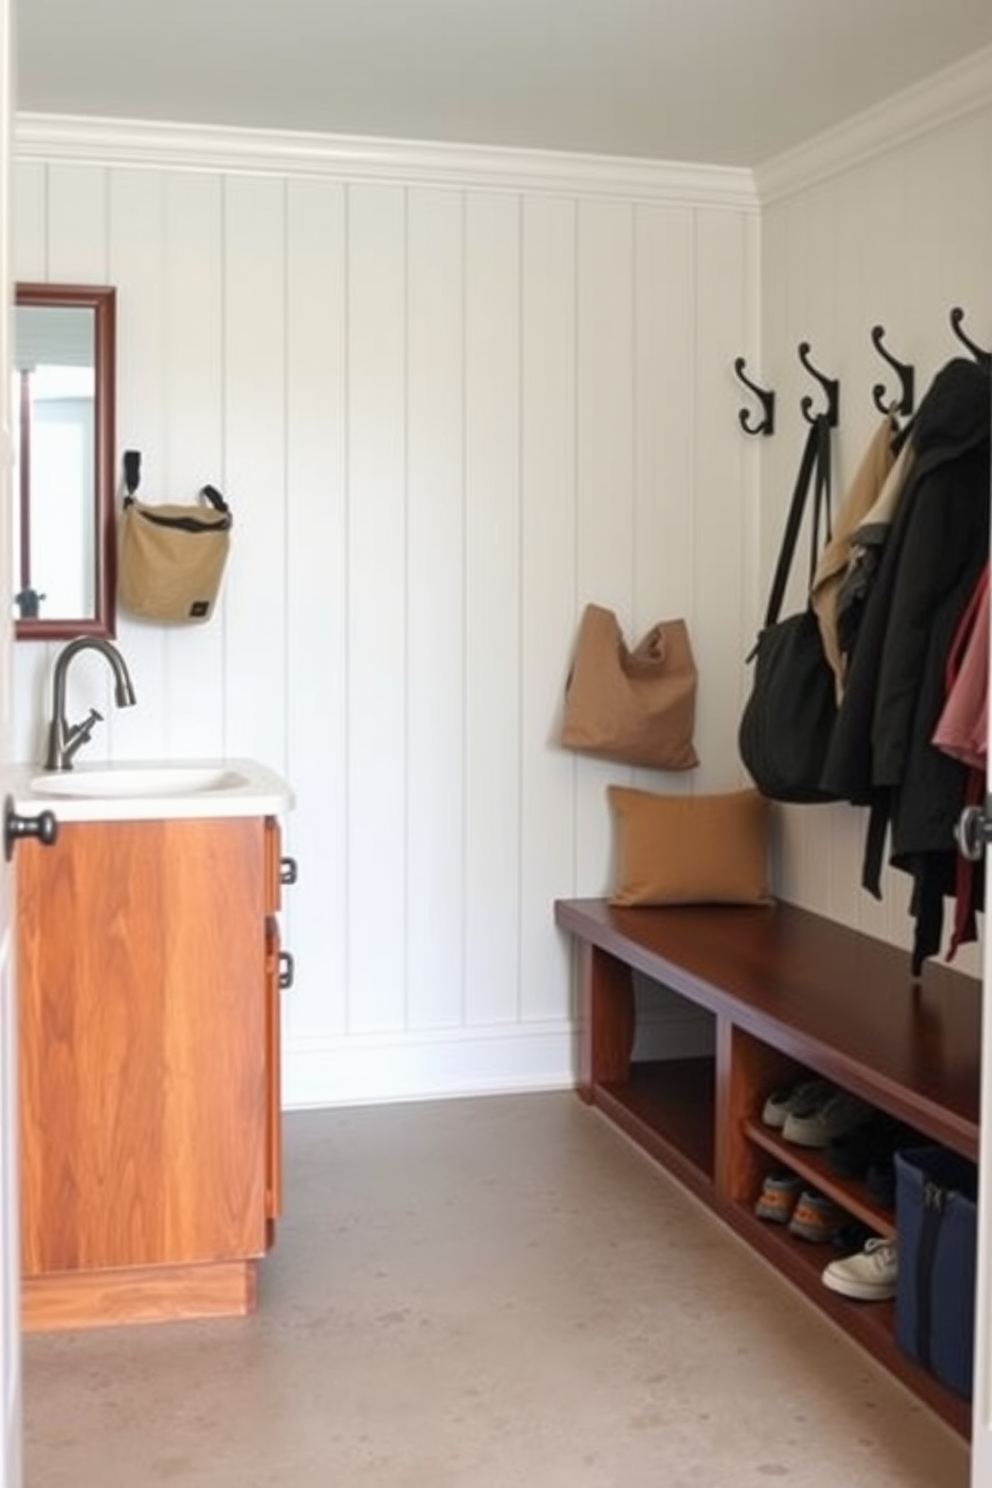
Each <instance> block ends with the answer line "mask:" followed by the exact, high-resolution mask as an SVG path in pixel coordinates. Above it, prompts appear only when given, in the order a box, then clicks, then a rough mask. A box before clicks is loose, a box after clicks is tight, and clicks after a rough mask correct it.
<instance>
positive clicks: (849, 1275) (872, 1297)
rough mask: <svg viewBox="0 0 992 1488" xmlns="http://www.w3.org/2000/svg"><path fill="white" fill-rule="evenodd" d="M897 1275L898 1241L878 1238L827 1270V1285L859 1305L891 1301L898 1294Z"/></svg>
mask: <svg viewBox="0 0 992 1488" xmlns="http://www.w3.org/2000/svg"><path fill="white" fill-rule="evenodd" d="M896 1275H897V1263H896V1242H895V1241H894V1240H882V1239H880V1238H879V1237H878V1236H877V1235H876V1236H875V1237H874V1238H873V1239H871V1240H868V1241H866V1242H865V1247H864V1249H863V1250H862V1251H861V1252H860V1254H858V1255H851V1256H845V1258H844V1259H843V1260H842V1261H831V1262H830V1265H829V1266H826V1267H825V1268H824V1271H823V1284H824V1286H828V1287H829V1288H830V1290H831V1291H832V1292H840V1293H841V1295H842V1296H844V1297H853V1298H855V1300H856V1301H858V1302H887V1301H888V1300H889V1299H890V1298H891V1297H894V1296H895V1294H896Z"/></svg>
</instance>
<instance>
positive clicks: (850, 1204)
mask: <svg viewBox="0 0 992 1488" xmlns="http://www.w3.org/2000/svg"><path fill="white" fill-rule="evenodd" d="M555 920H556V923H557V924H558V925H559V926H560V927H561V928H562V929H564V930H566V931H568V932H569V933H570V934H571V935H572V936H573V938H574V941H575V946H576V960H577V967H578V981H579V990H580V999H581V1009H580V1020H581V1032H580V1045H579V1048H580V1055H579V1065H580V1067H579V1077H578V1086H579V1093H580V1095H581V1096H582V1098H583V1099H584V1100H586V1101H587V1102H589V1103H590V1104H592V1105H594V1106H596V1107H597V1108H598V1109H599V1110H601V1111H602V1112H603V1114H604V1115H605V1116H607V1117H608V1118H609V1119H610V1120H611V1121H613V1122H614V1123H615V1124H616V1125H617V1126H618V1127H620V1128H621V1129H622V1130H623V1131H625V1132H626V1133H627V1135H628V1136H630V1137H631V1138H632V1139H633V1140H634V1141H636V1142H637V1143H639V1145H641V1146H642V1147H643V1148H644V1149H645V1150H646V1151H647V1152H649V1153H650V1154H651V1156H652V1157H654V1158H655V1159H656V1160H657V1161H658V1162H659V1163H661V1164H662V1165H664V1166H665V1167H666V1168H667V1169H668V1170H669V1171H671V1172H672V1173H673V1174H674V1176H675V1177H677V1178H678V1179H679V1180H680V1181H681V1182H682V1183H684V1184H685V1185H686V1186H687V1187H688V1188H689V1189H691V1190H692V1192H694V1193H695V1194H696V1195H697V1196H698V1197H699V1198H701V1199H702V1200H703V1201H704V1202H705V1203H707V1204H709V1205H710V1207H711V1208H713V1209H714V1210H715V1211H716V1212H717V1213H718V1214H719V1215H720V1216H721V1218H722V1219H723V1220H724V1221H725V1222H726V1223H727V1224H728V1225H730V1226H731V1227H732V1228H733V1229H734V1230H735V1231H736V1232H737V1233H738V1234H739V1235H741V1236H742V1237H743V1238H744V1239H745V1240H747V1241H748V1242H749V1243H750V1244H751V1245H752V1246H753V1247H754V1249H755V1250H756V1251H757V1252H758V1253H759V1254H761V1255H762V1256H763V1257H764V1258H765V1259H766V1260H767V1261H768V1262H769V1263H770V1264H771V1265H772V1266H774V1267H775V1268H776V1270H778V1271H779V1273H780V1274H781V1275H782V1276H784V1277H785V1278H787V1279H788V1280H789V1281H790V1282H791V1283H792V1284H793V1285H795V1286H797V1287H798V1288H799V1289H800V1290H801V1291H802V1292H803V1293H804V1294H805V1295H807V1296H808V1297H809V1298H810V1299H811V1300H813V1301H814V1302H815V1303H816V1304H817V1305H818V1306H819V1307H820V1308H821V1309H822V1310H823V1311H824V1312H825V1313H826V1314H827V1315H828V1316H829V1317H830V1318H832V1319H833V1321H834V1322H835V1323H837V1324H838V1325H839V1326H840V1327H841V1328H843V1329H844V1330H845V1331H846V1332H847V1333H849V1334H850V1336H851V1337H852V1338H854V1339H856V1340H857V1341H858V1342H859V1343H860V1344H861V1345H862V1346H863V1347H865V1348H866V1349H867V1350H868V1351H869V1352H870V1353H871V1354H872V1355H873V1356H874V1357H875V1358H876V1359H877V1360H878V1361H879V1362H880V1363H882V1364H883V1365H884V1366H885V1367H886V1368H888V1369H890V1370H891V1371H892V1373H893V1374H895V1375H896V1376H897V1377H898V1378H899V1379H900V1380H902V1382H903V1383H904V1384H906V1385H907V1386H908V1387H909V1388H910V1389H912V1390H913V1391H914V1392H915V1393H916V1394H917V1395H918V1396H919V1397H920V1398H921V1399H922V1400H924V1401H925V1402H926V1403H927V1404H928V1405H930V1406H931V1407H932V1408H933V1409H934V1410H936V1411H937V1412H938V1413H939V1414H940V1415H941V1416H942V1417H943V1418H944V1419H945V1420H946V1421H948V1422H949V1423H950V1424H951V1425H952V1426H954V1427H955V1428H956V1429H957V1430H958V1431H960V1432H961V1433H962V1434H963V1435H968V1434H969V1432H970V1429H971V1409H970V1406H969V1405H968V1402H967V1401H965V1400H963V1399H961V1398H960V1397H958V1396H957V1395H955V1394H953V1393H952V1392H951V1391H949V1390H946V1389H945V1388H944V1387H943V1386H942V1385H941V1384H940V1383H939V1382H938V1381H937V1380H936V1379H934V1378H933V1377H932V1376H930V1375H929V1374H927V1373H926V1372H925V1371H923V1370H922V1369H921V1368H919V1366H918V1365H917V1364H916V1363H915V1362H914V1361H913V1360H912V1359H911V1358H909V1357H908V1356H907V1355H906V1354H904V1353H903V1352H902V1351H901V1350H900V1349H899V1347H898V1345H897V1344H896V1341H895V1338H894V1334H893V1306H892V1304H891V1303H864V1302H855V1301H851V1300H850V1299H848V1298H845V1297H843V1296H839V1295H838V1294H837V1293H835V1292H832V1291H830V1290H829V1289H828V1288H827V1287H825V1286H824V1285H823V1282H822V1280H821V1272H822V1269H823V1266H824V1265H825V1264H826V1260H827V1259H830V1258H831V1256H827V1257H826V1258H825V1257H824V1253H823V1252H824V1247H822V1246H817V1245H810V1244H808V1243H806V1242H804V1241H801V1240H796V1239H794V1238H793V1237H792V1236H791V1235H790V1234H789V1233H788V1231H787V1230H786V1229H784V1228H783V1227H781V1226H778V1225H770V1224H768V1223H767V1222H765V1221H763V1220H760V1219H758V1218H756V1217H755V1214H754V1202H755V1200H756V1198H757V1196H758V1193H759V1192H760V1189H761V1184H762V1181H763V1178H764V1175H765V1174H767V1173H768V1172H769V1171H772V1170H774V1169H778V1168H781V1167H786V1168H789V1169H791V1170H792V1171H794V1172H796V1173H798V1174H799V1175H800V1176H801V1177H803V1178H804V1179H805V1180H807V1182H809V1183H810V1184H811V1185H813V1186H815V1187H816V1188H818V1189H819V1190H820V1191H821V1192H823V1193H825V1194H828V1195H829V1196H830V1197H831V1198H833V1199H835V1200H836V1201H837V1202H838V1203H839V1204H840V1205H841V1206H842V1207H843V1208H844V1209H845V1211H846V1212H847V1213H848V1214H849V1215H850V1216H851V1217H852V1219H857V1220H860V1221H861V1222H862V1223H863V1224H866V1225H868V1226H869V1228H871V1229H872V1230H874V1231H876V1232H877V1233H878V1234H881V1235H891V1234H892V1233H893V1232H894V1227H895V1220H894V1215H893V1213H892V1211H891V1210H886V1209H884V1208H882V1207H881V1206H879V1205H878V1204H877V1203H876V1202H874V1201H873V1199H872V1198H871V1196H870V1195H869V1194H868V1192H867V1189H866V1187H865V1185H864V1184H863V1183H860V1182H859V1181H857V1180H854V1179H844V1178H839V1177H837V1176H836V1175H834V1174H833V1173H832V1172H831V1171H830V1169H829V1168H828V1166H827V1164H826V1162H825V1159H824V1157H823V1155H822V1154H821V1153H819V1152H817V1151H816V1150H812V1149H808V1148H799V1147H795V1146H794V1145H791V1144H786V1143H785V1142H784V1141H783V1140H782V1138H781V1135H780V1134H779V1133H777V1132H775V1131H774V1130H772V1129H770V1128H767V1127H765V1126H763V1125H762V1123H761V1120H760V1112H761V1109H762V1106H763V1104H764V1101H765V1098H766V1097H767V1095H768V1094H769V1093H770V1092H771V1091H772V1090H774V1089H779V1088H781V1087H782V1086H783V1085H788V1084H789V1083H790V1082H795V1081H797V1080H800V1079H802V1078H804V1077H806V1076H807V1075H810V1074H812V1075H818V1076H822V1077H824V1078H825V1079H828V1080H832V1081H833V1082H834V1083H836V1084H837V1085H840V1086H843V1087H844V1088H845V1089H847V1090H849V1091H851V1092H852V1093H853V1094H855V1095H858V1096H860V1097H861V1098H862V1099H863V1100H865V1101H867V1102H868V1103H869V1104H870V1105H872V1106H873V1107H875V1108H876V1109H877V1110H880V1111H884V1112H887V1113H888V1114H889V1115H891V1116H893V1117H895V1118H896V1119H897V1120H899V1121H901V1122H904V1123H905V1124H906V1125H907V1126H909V1127H911V1128H912V1129H913V1130H914V1131H917V1132H919V1133H920V1135H921V1137H923V1138H924V1139H925V1140H927V1141H934V1142H937V1143H940V1144H942V1145H943V1146H946V1147H949V1148H951V1149H952V1150H953V1151H955V1152H958V1153H961V1154H962V1155H963V1156H964V1157H967V1158H969V1159H970V1160H971V1161H972V1162H974V1161H976V1160H977V1156H978V1134H979V1090H980V1050H981V984H980V982H978V981H977V980H976V979H975V978H974V977H969V976H965V975H963V974H962V973H960V972H956V971H953V970H951V969H950V968H949V967H947V966H944V965H940V964H936V963H927V965H926V966H925V968H924V971H923V975H922V978H921V979H920V980H919V981H914V979H913V977H912V974H911V969H910V959H909V954H908V952H906V951H903V950H900V949H898V948H896V947H894V946H890V945H887V944H885V943H884V942H881V941H878V940H875V939H873V938H872V937H870V936H867V935H864V934H862V933H860V932H859V931H856V930H852V929H849V928H847V927H846V926H843V925H839V924H836V923H835V922H834V921H831V920H828V919H826V918H825V917H823V916H820V915H816V914H813V913H811V912H809V911H807V910H802V909H798V908H796V907H795V906H792V905H788V904H782V903H778V904H774V905H769V906H763V907H755V908H750V907H736V906H709V905H707V906H700V905H692V906H677V907H674V906H673V907H666V908H651V909H644V908H632V909H621V908H614V907H611V906H610V905H609V904H608V903H607V902H606V901H605V900H602V899H561V900H558V901H557V902H556V904H555ZM635 973H639V974H640V975H641V977H643V978H647V979H648V982H649V984H650V983H660V984H661V985H662V986H663V987H666V988H668V989H670V991H671V992H674V993H675V994H677V995H678V997H679V998H682V999H684V1000H685V1001H686V1003H688V1004H691V1005H692V1006H693V1008H695V1009H697V1010H700V1012H701V1013H702V1015H703V1017H704V1018H705V1019H706V1020H707V1021H708V1022H709V1024H710V1025H711V1028H710V1032H711V1039H710V1043H711V1046H712V1053H710V1054H707V1055H705V1056H703V1057H694V1058H685V1057H680V1058H673V1059H667V1058H664V1057H661V1058H655V1057H652V1058H650V1059H647V1058H644V1059H641V1058H637V1057H633V1051H634V1049H635V1034H636V1033H637V1007H638V999H637V997H636V996H635V978H634V974H635ZM657 1052H658V1051H657V1050H652V1054H654V1053H657ZM833 1254H837V1252H833Z"/></svg>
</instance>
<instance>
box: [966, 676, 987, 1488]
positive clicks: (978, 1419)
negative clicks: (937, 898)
mask: <svg viewBox="0 0 992 1488" xmlns="http://www.w3.org/2000/svg"><path fill="white" fill-rule="evenodd" d="M990 696H992V694H990ZM990 804H992V797H987V798H986V815H988V813H989V810H990ZM984 918H985V924H984V927H983V928H984V945H983V953H982V1105H981V1111H982V1123H981V1138H980V1146H979V1161H978V1290H977V1296H976V1298H975V1401H974V1416H973V1424H972V1434H971V1440H972V1449H971V1488H992V1143H990V1142H989V1140H988V1137H989V1131H990V1125H989V1121H990V1114H992V1011H990V1008H992V1003H990V999H992V944H990V928H992V856H990V855H989V854H988V853H987V854H986V886H985V917H984Z"/></svg>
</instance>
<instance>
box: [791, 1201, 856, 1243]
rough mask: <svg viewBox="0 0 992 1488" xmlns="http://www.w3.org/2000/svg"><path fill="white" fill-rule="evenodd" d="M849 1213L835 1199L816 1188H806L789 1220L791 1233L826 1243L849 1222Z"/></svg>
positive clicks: (814, 1241) (803, 1238)
mask: <svg viewBox="0 0 992 1488" xmlns="http://www.w3.org/2000/svg"><path fill="white" fill-rule="evenodd" d="M847 1218H848V1216H847V1213H846V1211H845V1210H843V1209H842V1208H841V1207H840V1205H839V1204H835V1203H834V1201H833V1199H828V1198H827V1197H826V1195H825V1194H820V1193H817V1192H816V1191H815V1189H808V1188H807V1189H804V1190H803V1192H802V1193H801V1194H800V1195H799V1200H798V1202H797V1204H796V1207H795V1209H794V1210H793V1211H792V1218H791V1219H790V1220H789V1234H790V1235H796V1236H798V1238H799V1239H800V1240H811V1241H813V1243H814V1244H817V1245H826V1244H829V1243H830V1241H832V1240H833V1238H834V1236H835V1235H836V1234H837V1231H838V1230H839V1229H840V1228H841V1226H842V1225H844V1224H846V1222H847Z"/></svg>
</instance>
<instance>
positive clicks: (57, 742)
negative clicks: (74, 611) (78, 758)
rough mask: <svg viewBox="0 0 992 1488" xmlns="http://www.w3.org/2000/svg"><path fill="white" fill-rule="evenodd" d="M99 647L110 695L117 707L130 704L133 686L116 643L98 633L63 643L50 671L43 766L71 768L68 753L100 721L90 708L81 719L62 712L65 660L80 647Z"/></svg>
mask: <svg viewBox="0 0 992 1488" xmlns="http://www.w3.org/2000/svg"><path fill="white" fill-rule="evenodd" d="M86 650H90V651H99V652H100V655H101V656H105V657H106V659H107V663H108V665H109V666H110V669H111V671H112V672H113V674H114V699H115V701H116V703H117V706H118V708H130V707H132V706H133V704H134V701H135V697H134V687H133V685H132V683H131V675H130V673H129V672H128V669H127V665H126V663H125V661H124V658H123V656H122V655H121V653H120V652H119V651H118V649H117V647H116V646H115V645H113V644H112V643H111V642H110V641H105V640H103V638H102V637H100V636H79V637H77V639H76V640H74V641H70V642H69V644H68V646H64V647H63V648H62V650H61V651H60V652H59V654H58V656H57V657H56V660H55V669H54V671H53V672H52V721H51V723H50V724H49V727H48V753H47V755H46V756H45V769H46V770H71V769H72V757H73V755H74V754H75V753H76V750H77V749H80V748H81V747H82V746H83V745H84V744H85V743H86V742H87V740H88V739H89V737H90V735H91V734H92V732H93V728H94V725H95V724H97V723H99V722H101V720H102V718H103V714H102V713H98V712H97V710H96V709H95V708H91V709H90V712H89V717H88V718H86V719H84V720H83V722H82V723H74V724H69V723H68V722H67V721H66V716H65V679H66V676H67V675H68V671H69V663H70V662H71V661H72V658H73V657H74V656H77V655H78V654H79V652H80V651H86Z"/></svg>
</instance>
